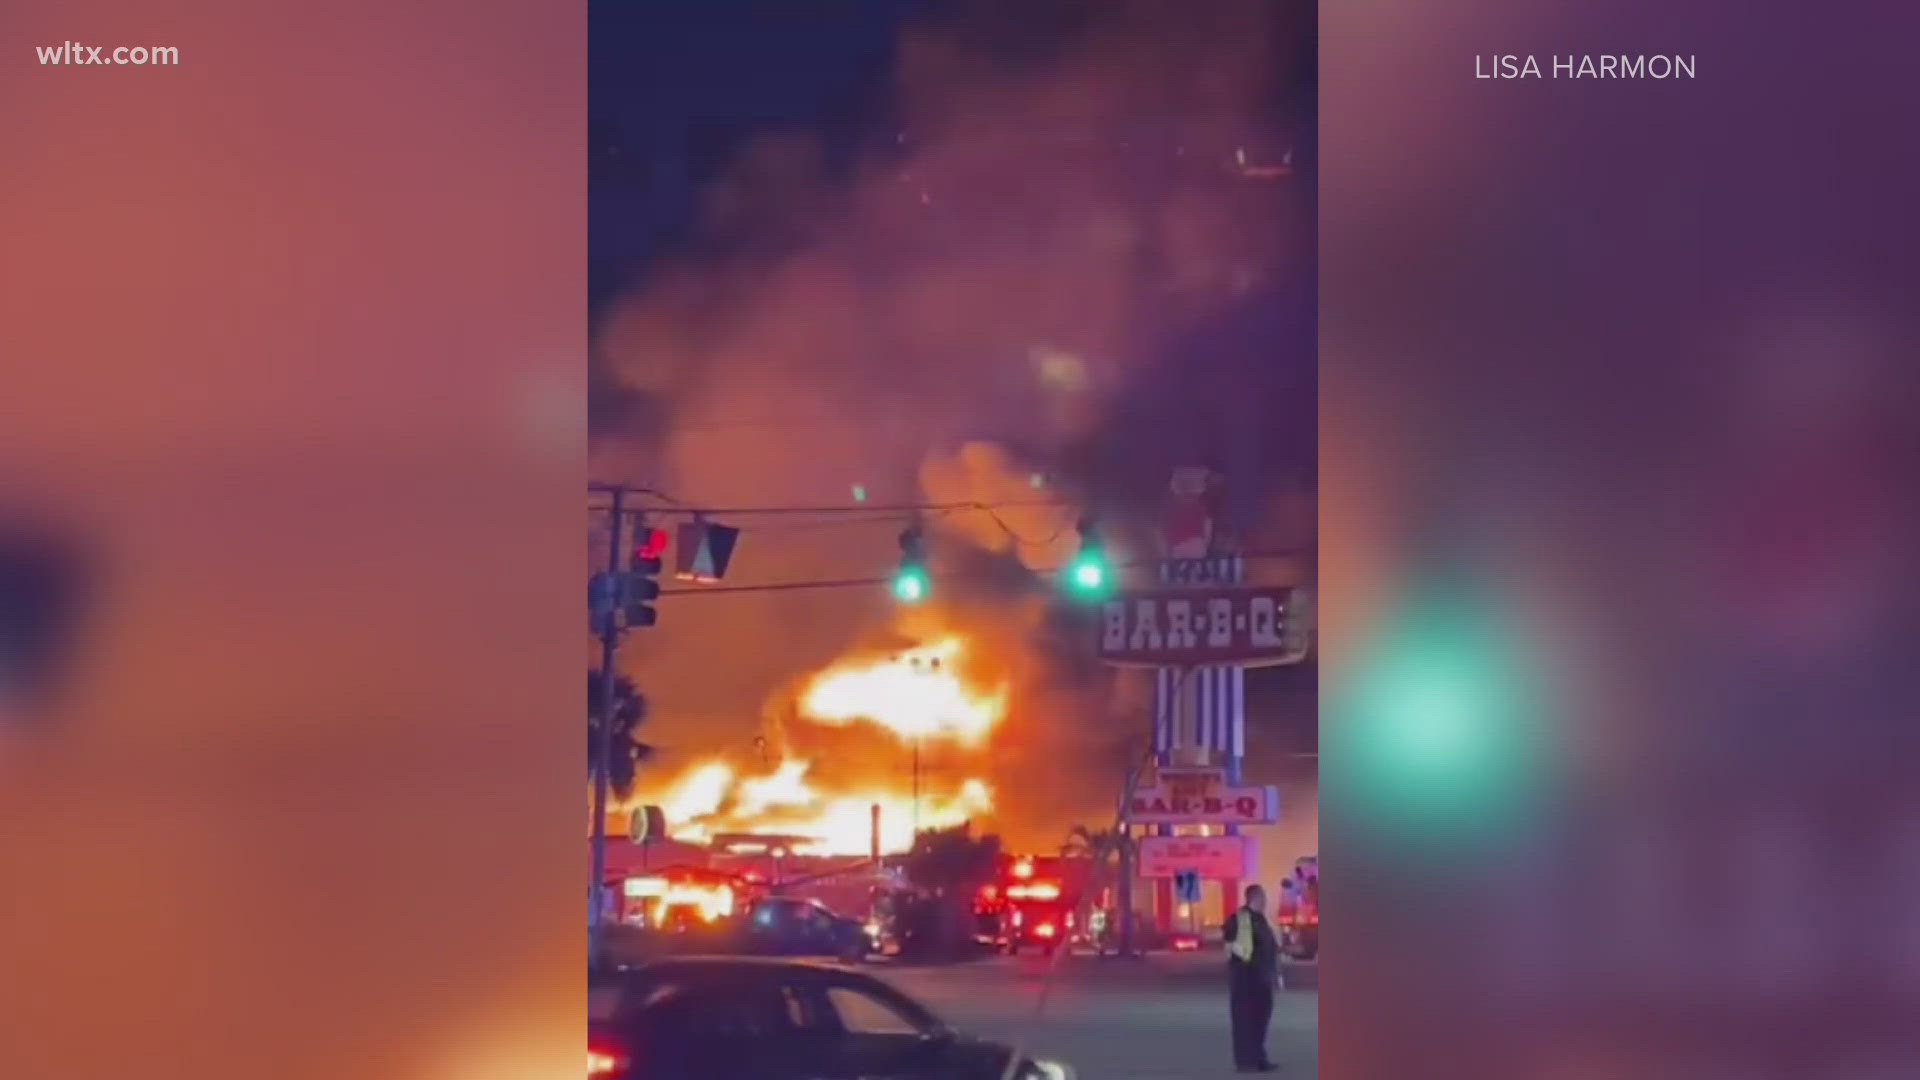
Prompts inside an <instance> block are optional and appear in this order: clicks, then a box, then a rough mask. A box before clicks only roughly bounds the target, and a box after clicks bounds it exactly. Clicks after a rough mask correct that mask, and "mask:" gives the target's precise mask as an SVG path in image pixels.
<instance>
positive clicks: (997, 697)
mask: <svg viewBox="0 0 1920 1080" xmlns="http://www.w3.org/2000/svg"><path fill="white" fill-rule="evenodd" d="M960 653H961V644H960V639H959V638H947V639H946V640H944V641H940V642H936V643H935V644H933V645H929V646H925V647H922V648H918V649H912V650H909V651H907V652H905V653H902V654H901V655H899V656H895V657H890V658H888V659H886V660H882V661H876V662H869V663H862V664H846V665H841V666H838V667H834V668H829V669H828V670H826V671H824V672H822V673H821V674H820V675H818V676H817V677H815V678H814V680H813V682H812V684H811V685H809V686H808V687H807V690H806V692H805V693H804V694H803V695H801V699H800V705H801V708H802V710H803V711H804V712H805V714H806V715H807V716H808V717H810V718H811V719H814V720H816V721H818V722H820V723H823V724H836V725H845V724H854V723H860V722H866V723H871V724H877V725H879V726H880V727H883V728H885V729H886V730H888V731H890V732H892V733H893V734H894V735H896V736H898V737H900V738H902V739H946V740H951V741H953V742H956V743H959V744H961V745H963V746H979V745H980V744H981V743H983V742H985V741H986V738H987V736H988V735H989V734H991V733H992V732H993V729H994V727H995V726H996V725H998V724H999V723H1000V720H1001V718H1002V717H1004V716H1005V715H1006V712H1007V694H1006V690H1005V688H998V689H995V690H993V691H992V692H989V693H977V692H975V691H974V690H973V689H972V688H970V687H969V686H968V685H967V684H966V681H965V680H964V679H963V678H962V677H961V674H960V672H959V671H958V670H957V669H956V663H957V661H958V660H959V659H960Z"/></svg>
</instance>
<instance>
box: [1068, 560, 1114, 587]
mask: <svg viewBox="0 0 1920 1080" xmlns="http://www.w3.org/2000/svg"><path fill="white" fill-rule="evenodd" d="M1073 584H1074V587H1075V588H1078V589H1080V590H1082V591H1085V592H1094V591H1096V590H1099V589H1103V588H1105V587H1106V584H1107V568H1106V567H1105V566H1103V565H1101V563H1100V560H1099V559H1098V558H1092V557H1089V558H1083V559H1081V560H1080V561H1079V562H1077V563H1075V564H1074V566H1073Z"/></svg>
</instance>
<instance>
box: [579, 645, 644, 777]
mask: <svg viewBox="0 0 1920 1080" xmlns="http://www.w3.org/2000/svg"><path fill="white" fill-rule="evenodd" d="M603 697H604V689H603V687H602V685H601V677H600V672H598V671H594V670H588V672H587V775H588V776H589V777H591V776H592V775H593V770H594V767H595V766H596V764H597V763H598V761H599V758H600V703H601V701H602V699H603ZM613 705H614V708H613V755H612V757H611V758H610V759H609V760H608V769H607V776H608V781H609V783H610V784H611V786H612V788H613V791H614V794H616V795H618V796H619V797H620V798H623V799H624V798H626V797H627V796H629V795H631V794H633V781H634V777H635V775H636V774H637V773H638V772H639V770H640V763H641V762H643V761H645V760H646V759H647V758H648V757H649V756H650V755H652V753H653V747H651V746H648V745H647V744H646V743H643V742H641V741H640V740H639V739H638V738H637V729H638V728H639V727H640V724H641V723H642V722H643V721H645V720H646V718H647V699H646V698H644V697H642V696H641V695H640V691H639V690H637V689H635V688H634V685H633V680H632V679H629V678H627V677H626V676H625V675H618V674H616V675H615V676H614V677H613Z"/></svg>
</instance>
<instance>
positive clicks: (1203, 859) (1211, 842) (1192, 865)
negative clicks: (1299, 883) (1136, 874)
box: [1140, 836, 1260, 881]
mask: <svg viewBox="0 0 1920 1080" xmlns="http://www.w3.org/2000/svg"><path fill="white" fill-rule="evenodd" d="M1258 865H1260V859H1259V849H1258V848H1257V847H1256V846H1255V841H1254V838H1253V837H1251V836H1149V837H1147V838H1145V839H1143V840H1141V841H1140V873H1141V874H1142V875H1144V876H1146V877H1156V878H1158V877H1172V876H1174V875H1175V874H1179V873H1183V872H1185V871H1188V870H1192V871H1194V872H1195V873H1197V874H1199V875H1200V877H1201V878H1202V879H1204V880H1207V881H1244V880H1246V879H1248V878H1251V877H1253V876H1255V875H1254V867H1256V866H1258Z"/></svg>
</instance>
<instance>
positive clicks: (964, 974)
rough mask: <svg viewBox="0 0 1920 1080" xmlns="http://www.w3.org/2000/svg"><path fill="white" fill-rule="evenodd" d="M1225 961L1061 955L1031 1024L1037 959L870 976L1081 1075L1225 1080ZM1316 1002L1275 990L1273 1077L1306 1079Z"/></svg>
mask: <svg viewBox="0 0 1920 1080" xmlns="http://www.w3.org/2000/svg"><path fill="white" fill-rule="evenodd" d="M1224 966H1225V962H1224V961H1223V960H1222V959H1221V957H1220V955H1219V954H1218V953H1208V954H1201V955H1165V956H1155V957H1149V958H1147V959H1143V960H1115V959H1105V960H1102V959H1097V958H1094V957H1085V956H1071V957H1065V958H1063V959H1062V960H1061V962H1060V965H1059V968H1058V969H1057V971H1056V973H1055V982H1054V984H1053V986H1052V989H1051V991H1050V993H1049V996H1048V999H1047V1003H1046V1012H1045V1015H1044V1016H1043V1017H1041V1018H1040V1019H1039V1020H1038V1021H1036V1020H1035V1013H1036V1010H1037V1009H1038V1007H1039V1004H1040V998H1041V992H1042V986H1043V983H1044V981H1045V980H1044V976H1045V974H1046V971H1047V963H1046V961H1044V960H1041V959H1040V958H1038V957H1022V958H1018V959H1008V958H996V959H992V960H982V961H978V962H975V963H968V964H955V965H951V966H946V967H905V966H902V967H892V966H889V965H885V964H876V965H874V966H873V968H872V969H871V970H872V972H873V974H876V975H879V976H880V977H882V978H884V979H886V980H888V981H889V982H891V983H893V984H894V985H896V986H898V987H899V988H900V989H902V990H905V991H907V992H908V993H910V994H912V995H913V996H914V997H915V998H918V999H919V1000H920V1001H922V1002H923V1003H925V1004H926V1005H927V1006H928V1007H929V1008H931V1009H933V1011H934V1012H935V1013H937V1014H939V1016H940V1017H941V1018H942V1019H944V1020H946V1021H948V1022H949V1023H951V1024H953V1025H954V1026H955V1027H958V1028H961V1029H963V1030H966V1031H969V1032H972V1033H975V1034H979V1035H984V1036H987V1037H990V1038H994V1039H999V1040H1003V1041H1007V1042H1013V1041H1015V1040H1019V1039H1023V1038H1024V1039H1025V1040H1026V1045H1027V1046H1029V1047H1030V1048H1031V1049H1032V1051H1034V1052H1035V1053H1037V1054H1038V1055H1039V1056H1042V1057H1053V1058H1057V1059H1059V1060H1062V1061H1065V1062H1067V1063H1068V1064H1070V1065H1072V1066H1073V1067H1074V1069H1075V1071H1076V1072H1077V1073H1078V1074H1079V1077H1080V1080H1214V1078H1216V1077H1218V1078H1226V1077H1231V1076H1234V1075H1235V1073H1234V1071H1233V1051H1232V1047H1231V1045H1230V1043H1229V1040H1228V1034H1227V991H1226V973H1225V971H1224V970H1223V969H1224ZM1294 981H1295V982H1296V983H1302V982H1307V981H1308V980H1306V979H1302V978H1296V979H1295V980H1294ZM1318 999H1319V995H1318V993H1317V992H1316V991H1314V990H1311V989H1290V990H1286V991H1283V992H1281V993H1280V994H1279V995H1277V997H1276V999H1275V1002H1274V1010H1273V1028H1272V1030H1271V1032H1270V1033H1269V1036H1268V1039H1267V1052H1268V1053H1269V1054H1270V1055H1271V1056H1272V1058H1273V1060H1274V1062H1275V1064H1277V1065H1279V1066H1280V1071H1279V1072H1278V1073H1275V1074H1273V1075H1275V1076H1279V1077H1285V1078H1300V1077H1312V1076H1314V1075H1316V1073H1317V1070H1318V1060H1319V1058H1318V1046H1317V1043H1318V1038H1317V1036H1318V1030H1319V1016H1318V1007H1319V1000H1318Z"/></svg>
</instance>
